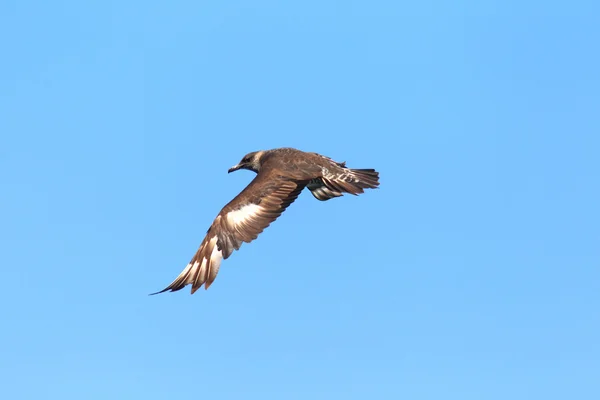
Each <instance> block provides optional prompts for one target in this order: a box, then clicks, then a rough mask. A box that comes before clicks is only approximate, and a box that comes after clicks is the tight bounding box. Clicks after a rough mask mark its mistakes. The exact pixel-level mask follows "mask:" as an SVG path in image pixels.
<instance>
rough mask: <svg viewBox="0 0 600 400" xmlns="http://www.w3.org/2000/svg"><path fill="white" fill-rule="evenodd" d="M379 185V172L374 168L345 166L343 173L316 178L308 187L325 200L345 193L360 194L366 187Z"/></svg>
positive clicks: (371, 187) (319, 198) (317, 196)
mask: <svg viewBox="0 0 600 400" xmlns="http://www.w3.org/2000/svg"><path fill="white" fill-rule="evenodd" d="M378 186H379V172H377V171H375V170H374V169H350V168H344V169H343V172H342V173H339V174H331V175H327V176H323V177H321V178H318V179H315V180H313V181H311V182H310V183H309V184H308V189H309V190H310V191H311V193H312V194H313V196H315V198H316V199H317V200H321V201H325V200H329V199H332V198H334V197H340V196H342V195H343V193H350V194H354V195H358V194H360V193H364V191H365V189H375V188H377V187H378Z"/></svg>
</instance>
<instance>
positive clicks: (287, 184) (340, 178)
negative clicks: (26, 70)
mask: <svg viewBox="0 0 600 400" xmlns="http://www.w3.org/2000/svg"><path fill="white" fill-rule="evenodd" d="M239 169H248V170H250V171H254V172H256V174H257V175H256V177H255V178H254V179H253V180H252V182H250V184H249V185H248V186H247V187H246V188H245V189H244V190H242V192H241V193H240V194H238V195H237V196H236V197H235V198H234V199H233V200H231V201H230V202H229V203H228V204H227V205H226V206H225V207H223V209H222V210H221V212H220V213H219V215H217V217H216V218H215V220H214V221H213V223H212V225H211V226H210V228H209V229H208V231H207V232H206V237H205V238H204V240H203V241H202V243H201V244H200V247H199V248H198V251H197V252H196V254H195V255H194V257H192V259H191V261H190V262H189V264H188V265H187V266H186V267H185V269H184V270H183V271H182V272H181V273H180V274H179V276H178V277H177V278H176V279H175V280H174V281H173V282H172V283H171V284H170V285H169V286H167V287H166V288H165V289H163V290H161V291H160V292H156V293H153V294H158V293H163V292H166V291H172V292H175V291H178V290H181V289H183V288H184V287H185V286H187V285H192V289H191V293H192V294H194V292H195V291H196V290H198V289H199V288H200V287H201V286H202V285H204V288H205V289H208V287H209V286H210V285H211V284H212V283H213V281H214V280H215V278H216V276H217V273H218V272H219V267H220V264H221V261H222V260H223V259H227V258H228V257H229V256H230V255H231V253H233V251H234V250H238V249H239V248H240V246H241V245H242V243H244V242H246V243H250V242H251V241H253V240H254V239H256V238H257V237H258V235H259V234H260V233H261V232H262V231H263V230H264V229H265V228H266V227H268V226H269V225H270V224H271V223H272V222H273V221H275V219H277V217H279V216H280V215H281V213H283V212H284V211H285V209H286V208H287V207H288V206H289V205H290V204H292V203H293V202H294V200H296V198H298V195H299V194H300V192H301V191H302V190H303V189H304V188H305V187H306V188H308V190H310V192H311V193H312V195H313V196H314V197H315V198H316V199H317V200H321V201H326V200H329V199H332V198H334V197H339V196H342V195H343V193H350V194H353V195H358V194H359V193H363V192H364V189H374V188H377V187H378V186H379V173H378V172H377V171H375V170H374V169H350V168H347V167H346V163H345V162H336V161H334V160H332V159H331V158H329V157H325V156H322V155H320V154H317V153H308V152H304V151H300V150H296V149H293V148H279V149H272V150H262V151H255V152H252V153H248V154H246V155H245V156H244V158H242V160H241V161H240V162H239V164H237V165H235V166H233V167H231V168H230V169H229V171H228V172H229V173H231V172H233V171H237V170H239Z"/></svg>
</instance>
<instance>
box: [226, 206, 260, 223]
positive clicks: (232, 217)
mask: <svg viewBox="0 0 600 400" xmlns="http://www.w3.org/2000/svg"><path fill="white" fill-rule="evenodd" d="M260 210H261V206H259V205H258V204H254V203H250V204H246V205H245V206H243V207H242V208H240V209H239V210H235V211H230V212H228V213H227V222H229V223H230V224H232V225H238V224H240V223H243V222H246V221H247V220H248V219H249V218H251V217H252V216H253V215H255V214H256V213H258V212H259V211H260Z"/></svg>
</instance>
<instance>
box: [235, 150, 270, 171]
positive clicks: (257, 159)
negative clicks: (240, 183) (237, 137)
mask: <svg viewBox="0 0 600 400" xmlns="http://www.w3.org/2000/svg"><path fill="white" fill-rule="evenodd" d="M263 154H264V151H253V152H252V153H248V154H246V155H245V156H244V158H242V161H240V162H239V163H238V164H237V165H234V166H233V167H231V168H229V171H227V172H228V173H231V172H233V171H237V170H238V169H249V170H250V171H254V172H256V173H258V171H260V165H261V159H262V156H263Z"/></svg>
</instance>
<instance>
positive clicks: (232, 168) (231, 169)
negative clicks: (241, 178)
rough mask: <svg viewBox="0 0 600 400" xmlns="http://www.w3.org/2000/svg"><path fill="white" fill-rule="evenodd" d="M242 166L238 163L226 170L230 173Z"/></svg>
mask: <svg viewBox="0 0 600 400" xmlns="http://www.w3.org/2000/svg"><path fill="white" fill-rule="evenodd" d="M240 168H242V166H241V165H240V164H238V165H234V166H233V167H231V168H229V170H227V173H228V174H230V173H232V172H233V171H237V170H238V169H240Z"/></svg>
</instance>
